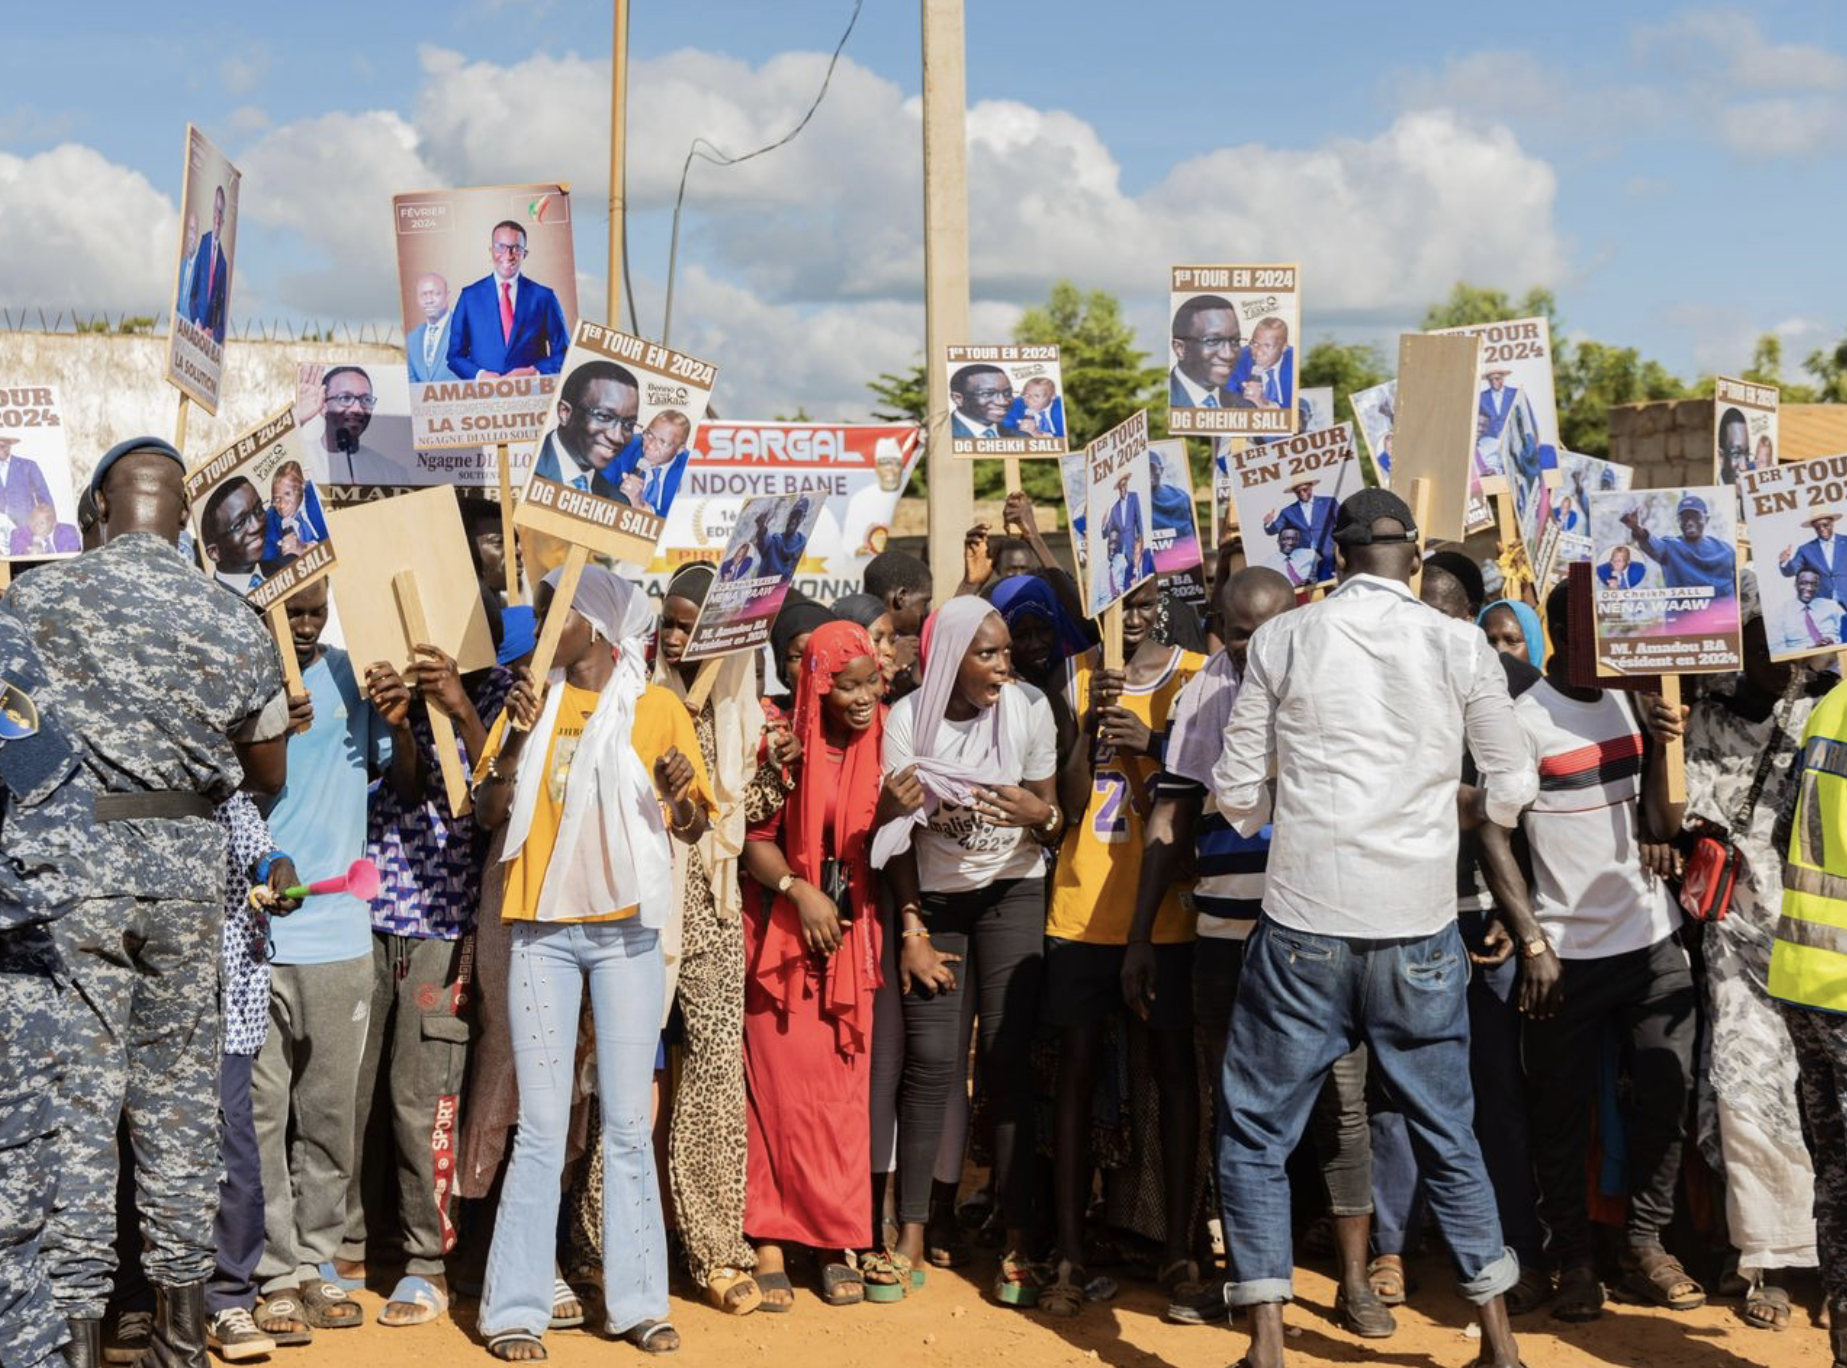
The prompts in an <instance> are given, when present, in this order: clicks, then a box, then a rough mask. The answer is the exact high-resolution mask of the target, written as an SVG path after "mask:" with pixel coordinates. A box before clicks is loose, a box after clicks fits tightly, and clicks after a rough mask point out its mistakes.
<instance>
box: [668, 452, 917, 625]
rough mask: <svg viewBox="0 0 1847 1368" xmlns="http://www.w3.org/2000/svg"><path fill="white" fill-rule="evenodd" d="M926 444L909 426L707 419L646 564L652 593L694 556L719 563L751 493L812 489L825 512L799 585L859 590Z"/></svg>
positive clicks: (827, 596)
mask: <svg viewBox="0 0 1847 1368" xmlns="http://www.w3.org/2000/svg"><path fill="white" fill-rule="evenodd" d="M922 450H923V448H922V443H921V442H920V441H919V432H918V429H917V428H916V427H914V426H912V425H910V424H908V423H866V424H853V423H753V422H726V421H723V420H721V419H716V418H710V419H707V420H706V421H705V422H704V423H703V424H701V425H700V428H699V431H698V432H697V433H696V434H695V435H694V438H693V448H692V459H691V460H690V461H688V462H687V466H686V475H685V478H684V479H683V480H682V481H681V488H680V495H679V497H678V498H677V499H675V500H674V503H673V507H672V508H670V509H669V510H668V513H667V530H666V532H665V533H664V534H663V535H662V537H661V542H660V546H659V547H658V548H657V549H656V551H655V554H654V558H653V559H652V560H650V561H649V562H648V563H647V569H646V573H645V575H644V577H643V578H644V580H645V582H646V583H647V585H648V592H649V593H650V594H651V595H653V596H654V597H656V598H659V597H660V596H661V595H662V594H663V593H665V592H666V588H667V581H668V580H669V579H670V578H671V577H672V576H673V573H674V572H675V571H676V570H678V569H679V568H680V567H681V566H682V565H685V564H687V563H688V562H689V561H706V562H709V563H710V564H712V565H717V563H718V561H719V560H720V558H721V557H722V556H723V555H724V553H725V550H726V548H727V547H728V546H729V545H730V543H731V536H732V533H733V532H734V531H735V530H736V528H737V525H738V519H739V518H740V517H741V516H742V515H743V511H744V508H745V506H746V505H748V504H749V503H750V502H751V501H752V500H754V499H759V498H764V497H772V496H774V497H784V496H789V495H796V494H807V495H810V496H811V497H813V498H814V499H816V500H817V501H818V510H817V513H816V518H815V524H814V528H813V530H812V532H811V533H810V535H809V537H808V545H807V547H806V549H805V550H804V552H803V554H802V563H801V565H800V566H799V567H798V568H797V569H796V572H795V581H794V582H795V587H796V588H797V589H800V590H801V591H802V592H803V593H804V594H807V595H808V596H809V597H810V598H812V599H816V600H818V601H820V602H822V603H832V602H833V601H834V600H835V599H838V598H844V597H846V595H848V594H856V593H858V592H859V590H860V586H861V585H862V584H863V582H864V580H865V574H866V563H867V562H868V561H870V560H871V559H872V558H873V557H874V556H876V555H878V554H879V552H881V551H884V550H886V549H887V548H888V546H889V544H890V539H891V535H892V531H891V529H892V524H893V522H894V521H895V519H896V518H897V514H898V500H899V499H900V498H901V497H902V496H903V494H904V490H905V487H906V485H907V484H908V483H909V481H910V476H911V471H912V469H913V468H914V467H915V466H916V464H917V462H918V460H919V459H920V457H921V455H922Z"/></svg>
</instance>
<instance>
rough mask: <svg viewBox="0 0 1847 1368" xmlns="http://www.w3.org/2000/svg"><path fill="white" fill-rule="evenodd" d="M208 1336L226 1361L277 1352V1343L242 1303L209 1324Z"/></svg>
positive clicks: (209, 1342)
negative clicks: (258, 1327) (260, 1328)
mask: <svg viewBox="0 0 1847 1368" xmlns="http://www.w3.org/2000/svg"><path fill="white" fill-rule="evenodd" d="M205 1339H206V1343H207V1344H209V1345H210V1346H211V1347H212V1348H213V1349H216V1350H217V1351H218V1357H219V1358H221V1359H223V1360H224V1361H225V1362H226V1363H237V1362H240V1361H241V1360H243V1359H247V1358H260V1357H261V1356H262V1355H264V1354H273V1353H275V1352H276V1342H275V1341H274V1340H273V1339H271V1338H270V1337H269V1336H268V1335H266V1334H264V1333H263V1332H262V1331H261V1330H259V1329H257V1323H256V1321H254V1320H252V1319H251V1316H250V1313H249V1312H248V1311H246V1310H245V1309H244V1308H243V1307H241V1306H233V1307H232V1308H230V1309H229V1310H228V1311H220V1312H219V1313H218V1314H217V1315H215V1316H213V1317H212V1318H211V1319H210V1320H208V1321H206V1323H205Z"/></svg>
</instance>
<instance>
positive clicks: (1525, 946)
mask: <svg viewBox="0 0 1847 1368" xmlns="http://www.w3.org/2000/svg"><path fill="white" fill-rule="evenodd" d="M1551 948H1552V942H1551V941H1549V940H1547V939H1546V938H1545V937H1544V936H1534V937H1533V938H1532V939H1531V940H1529V941H1521V942H1520V958H1521V959H1523V960H1530V959H1538V958H1539V957H1540V956H1541V955H1543V954H1545V953H1546V951H1548V950H1550V949H1551Z"/></svg>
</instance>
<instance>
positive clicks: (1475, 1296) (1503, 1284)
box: [1456, 1245, 1520, 1306]
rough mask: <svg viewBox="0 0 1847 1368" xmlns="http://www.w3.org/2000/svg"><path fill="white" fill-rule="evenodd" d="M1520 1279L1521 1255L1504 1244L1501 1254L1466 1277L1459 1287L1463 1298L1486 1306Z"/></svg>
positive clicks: (1477, 1304) (1458, 1289)
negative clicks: (1471, 1275) (1475, 1272)
mask: <svg viewBox="0 0 1847 1368" xmlns="http://www.w3.org/2000/svg"><path fill="white" fill-rule="evenodd" d="M1519 1281H1520V1256H1519V1255H1518V1254H1516V1253H1514V1252H1513V1250H1511V1249H1509V1248H1507V1247H1506V1246H1504V1245H1503V1246H1502V1248H1501V1256H1500V1257H1499V1258H1498V1259H1495V1260H1494V1261H1493V1262H1492V1263H1490V1264H1488V1265H1487V1266H1486V1267H1484V1268H1483V1269H1482V1270H1481V1271H1480V1272H1479V1273H1477V1274H1475V1275H1474V1276H1473V1277H1470V1278H1464V1279H1462V1281H1461V1282H1460V1284H1459V1285H1458V1287H1457V1289H1456V1290H1457V1291H1459V1292H1461V1293H1462V1296H1463V1299H1464V1300H1466V1301H1470V1302H1473V1303H1474V1304H1475V1305H1476V1306H1486V1305H1487V1304H1488V1303H1489V1302H1491V1301H1493V1300H1494V1299H1495V1298H1496V1297H1498V1296H1501V1295H1502V1294H1503V1293H1505V1292H1506V1291H1507V1290H1508V1289H1509V1288H1510V1287H1512V1286H1513V1285H1514V1284H1515V1283H1517V1282H1519Z"/></svg>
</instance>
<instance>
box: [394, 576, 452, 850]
mask: <svg viewBox="0 0 1847 1368" xmlns="http://www.w3.org/2000/svg"><path fill="white" fill-rule="evenodd" d="M391 588H392V591H393V592H394V593H396V594H397V597H398V616H399V617H401V618H403V619H404V636H405V640H406V641H407V642H408V643H409V644H410V646H411V648H412V649H411V659H412V663H415V660H416V654H417V653H416V648H417V647H418V646H424V645H428V644H430V624H429V620H428V618H426V617H425V616H424V612H423V595H422V593H420V592H419V591H418V589H417V576H416V574H415V573H414V572H412V571H410V570H400V571H398V573H397V574H395V575H393V576H392V577H391ZM424 702H425V703H426V704H427V705H428V706H429V710H430V735H431V737H432V738H433V739H434V740H435V742H436V762H437V764H438V765H439V766H440V767H441V769H442V776H443V789H444V790H445V791H446V792H447V793H448V795H449V811H450V813H451V814H452V815H454V816H456V817H465V816H467V815H468V776H467V774H466V773H465V772H464V771H463V769H462V760H461V757H460V756H458V755H457V754H456V753H455V719H454V718H453V717H451V716H450V715H449V711H448V709H446V708H444V707H443V706H442V704H440V703H438V702H437V701H436V700H435V699H433V698H426V699H425V700H424Z"/></svg>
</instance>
